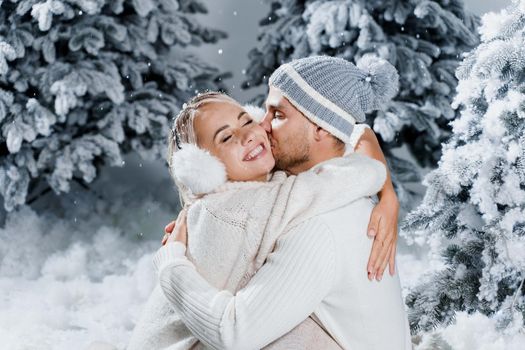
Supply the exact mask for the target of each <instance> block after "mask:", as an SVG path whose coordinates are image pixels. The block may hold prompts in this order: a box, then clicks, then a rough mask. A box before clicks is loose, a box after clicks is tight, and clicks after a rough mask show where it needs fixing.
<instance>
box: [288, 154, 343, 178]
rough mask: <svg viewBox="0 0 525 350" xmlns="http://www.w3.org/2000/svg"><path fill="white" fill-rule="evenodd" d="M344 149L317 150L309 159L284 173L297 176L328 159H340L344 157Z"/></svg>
mask: <svg viewBox="0 0 525 350" xmlns="http://www.w3.org/2000/svg"><path fill="white" fill-rule="evenodd" d="M344 153H345V151H344V149H339V150H338V149H333V148H332V149H328V150H317V151H314V152H311V154H310V158H309V159H308V160H307V161H306V162H304V163H301V164H298V165H296V166H294V167H291V168H288V169H286V172H287V173H288V174H291V175H297V174H300V173H302V172H304V171H308V170H310V169H311V168H313V167H314V166H316V165H317V164H319V163H322V162H325V161H327V160H329V159H332V158H336V157H342V156H343V155H344Z"/></svg>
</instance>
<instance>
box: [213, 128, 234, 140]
mask: <svg viewBox="0 0 525 350" xmlns="http://www.w3.org/2000/svg"><path fill="white" fill-rule="evenodd" d="M229 127H230V126H229V125H223V126H221V127H220V128H218V129H217V131H215V134H214V135H213V141H215V138H216V137H217V135H218V134H219V133H220V132H221V131H223V130H225V129H228V128H229Z"/></svg>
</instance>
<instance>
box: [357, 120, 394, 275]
mask: <svg viewBox="0 0 525 350" xmlns="http://www.w3.org/2000/svg"><path fill="white" fill-rule="evenodd" d="M355 127H356V128H361V129H356V131H355V132H356V137H355V138H356V140H354V142H355V144H353V145H352V146H355V152H356V153H361V154H365V155H367V156H369V157H371V158H374V159H376V160H379V161H380V162H382V163H383V164H384V165H385V166H386V167H387V179H386V182H385V185H384V186H383V188H382V189H381V191H380V192H379V193H378V197H379V202H378V203H377V205H376V206H375V208H374V210H373V211H372V215H371V217H370V223H369V224H368V235H369V236H370V237H374V244H373V246H372V252H371V254H370V259H369V261H368V266H367V271H368V278H369V279H370V280H372V279H374V278H376V279H377V280H378V281H379V280H381V278H382V277H383V273H384V271H385V268H386V265H387V264H388V265H389V271H390V274H391V275H393V274H394V272H395V257H396V244H397V226H398V223H397V221H398V215H399V201H398V199H397V195H396V192H395V191H394V186H393V184H392V178H391V176H390V171H389V169H388V165H387V163H386V159H385V156H384V154H383V151H382V150H381V146H380V145H379V142H378V140H377V137H376V135H375V133H374V132H373V131H372V129H370V128H369V127H367V126H365V125H364V124H358V125H356V126H355ZM363 128H364V130H363Z"/></svg>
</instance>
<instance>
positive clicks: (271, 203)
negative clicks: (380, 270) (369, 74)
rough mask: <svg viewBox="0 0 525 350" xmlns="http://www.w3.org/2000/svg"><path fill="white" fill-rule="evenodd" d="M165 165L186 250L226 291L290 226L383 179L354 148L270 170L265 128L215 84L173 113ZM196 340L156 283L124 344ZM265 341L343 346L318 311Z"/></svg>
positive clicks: (157, 345) (185, 345)
mask: <svg viewBox="0 0 525 350" xmlns="http://www.w3.org/2000/svg"><path fill="white" fill-rule="evenodd" d="M356 129H359V128H356ZM361 132H362V129H361V130H356V133H357V135H359V134H360V133H361ZM356 139H358V137H356ZM336 144H337V142H336V140H335V138H334V147H336ZM354 146H355V145H348V147H354ZM168 163H169V165H170V171H171V173H172V176H173V178H174V180H175V182H176V184H177V186H178V189H179V194H180V195H181V197H182V200H183V203H184V208H185V209H184V213H187V214H185V216H186V217H187V228H188V240H187V251H186V255H187V257H188V259H189V260H190V261H191V263H192V264H193V265H194V266H195V268H196V269H197V271H198V272H199V274H200V275H201V276H203V277H204V278H205V279H206V280H207V281H208V282H209V283H210V284H211V285H213V286H214V287H216V288H218V289H220V290H227V291H229V292H231V293H235V292H236V291H238V290H239V289H241V288H242V287H243V286H245V285H246V283H247V282H248V281H249V280H250V278H251V277H252V276H253V275H254V274H255V272H256V271H257V270H258V269H259V268H260V267H261V266H262V264H263V263H264V261H265V260H266V258H267V257H268V255H269V254H270V253H271V252H272V250H273V248H274V244H275V242H276V240H277V239H278V238H279V236H280V235H281V234H282V233H283V232H285V231H286V230H287V229H289V228H290V227H293V226H294V225H298V224H300V223H302V222H304V221H305V220H308V219H309V218H311V217H313V216H315V215H318V214H321V213H323V212H326V211H330V210H334V209H336V208H338V207H341V206H344V205H346V204H348V203H350V202H352V201H354V200H356V199H358V198H361V197H365V196H372V195H375V194H376V193H377V192H378V191H379V190H380V189H381V188H382V187H383V184H384V182H385V179H386V170H385V167H384V165H383V164H382V163H381V162H379V161H376V160H373V159H371V158H368V157H365V156H362V155H358V154H350V155H349V156H346V157H341V158H336V159H332V160H330V161H327V162H325V163H322V164H320V165H318V166H316V167H315V168H314V169H312V170H311V171H307V172H304V173H301V174H299V175H297V176H287V175H286V174H285V173H284V172H281V171H277V172H273V173H272V169H273V167H274V164H275V159H274V157H273V155H272V153H271V147H270V142H269V140H268V136H267V134H266V132H265V130H264V129H263V128H262V127H261V126H259V125H258V124H257V123H256V122H254V120H253V117H252V116H251V115H250V114H249V112H248V111H247V110H246V109H245V108H243V107H242V106H241V105H239V104H238V103H237V102H236V101H235V100H233V99H231V98H230V97H228V96H226V95H224V94H221V93H215V92H211V93H206V94H202V95H198V96H196V97H195V98H193V99H192V100H191V101H189V102H188V104H186V105H185V106H184V108H183V109H182V111H181V112H180V114H179V116H178V117H177V118H176V120H175V124H174V127H173V130H172V133H171V135H170V139H169V152H168ZM334 184H337V186H335V185H334ZM341 186H342V187H341ZM181 224H182V221H181ZM363 268H364V267H363ZM200 346H208V347H212V348H213V347H214V344H209V343H206V344H202V343H200V342H199V340H198V339H197V338H196V337H195V336H194V335H193V334H192V328H191V325H190V327H186V325H185V324H184V323H183V322H182V321H181V319H180V317H179V316H178V315H177V313H176V312H174V311H173V310H172V308H171V306H170V305H169V304H168V301H167V299H166V298H165V296H164V295H163V294H162V292H161V291H160V289H159V288H157V289H156V290H155V291H154V293H153V295H152V296H151V298H150V300H149V302H148V304H147V305H146V307H145V309H144V312H143V318H142V319H141V321H140V322H139V324H138V325H137V328H136V329H135V331H134V334H133V337H132V340H131V342H130V345H129V347H128V348H129V349H131V350H133V349H164V348H170V349H190V348H191V349H195V348H199V347H200ZM267 348H271V349H290V348H296V349H299V348H301V349H336V348H339V346H338V344H337V343H336V342H335V341H334V340H333V339H332V338H331V336H330V335H329V334H328V333H327V332H326V331H325V330H324V329H323V327H322V326H321V325H320V324H318V323H317V322H316V321H315V319H314V318H307V319H306V320H305V321H303V323H301V324H300V325H299V326H297V327H296V328H295V329H293V330H292V331H290V332H289V333H287V334H286V335H284V336H282V337H281V338H280V339H278V340H276V341H275V342H273V343H271V344H269V345H268V346H267Z"/></svg>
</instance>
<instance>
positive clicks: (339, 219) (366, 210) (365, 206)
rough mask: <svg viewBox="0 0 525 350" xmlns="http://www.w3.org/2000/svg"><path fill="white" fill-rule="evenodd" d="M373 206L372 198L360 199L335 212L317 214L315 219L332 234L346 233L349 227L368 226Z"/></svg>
mask: <svg viewBox="0 0 525 350" xmlns="http://www.w3.org/2000/svg"><path fill="white" fill-rule="evenodd" d="M375 204H376V202H375V201H374V200H373V199H372V198H370V197H362V198H359V199H357V200H355V201H353V202H351V203H348V204H347V205H345V206H342V207H339V208H337V209H335V210H331V211H327V212H325V213H322V214H319V215H317V216H316V217H315V219H316V220H317V221H318V222H319V223H320V224H322V225H325V226H326V227H327V228H328V230H330V231H332V232H335V233H337V232H339V231H344V232H348V230H349V228H351V227H354V228H357V229H359V228H360V226H363V225H366V226H368V222H369V220H370V214H371V213H372V209H373V208H374V206H375Z"/></svg>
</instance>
